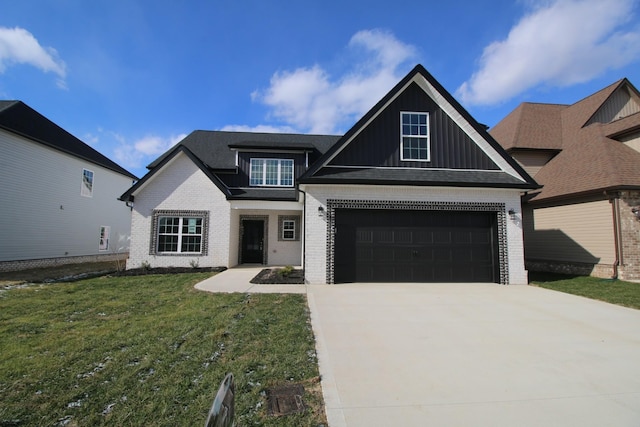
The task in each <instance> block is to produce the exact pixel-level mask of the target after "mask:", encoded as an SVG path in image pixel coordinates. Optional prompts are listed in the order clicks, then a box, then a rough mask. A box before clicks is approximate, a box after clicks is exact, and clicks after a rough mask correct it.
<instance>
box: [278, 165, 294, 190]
mask: <svg viewBox="0 0 640 427" xmlns="http://www.w3.org/2000/svg"><path fill="white" fill-rule="evenodd" d="M280 185H286V186H292V185H293V160H282V162H281V165H280Z"/></svg>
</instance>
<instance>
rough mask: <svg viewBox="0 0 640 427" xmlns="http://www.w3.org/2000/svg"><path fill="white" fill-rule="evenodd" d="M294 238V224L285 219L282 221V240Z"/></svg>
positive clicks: (292, 221)
mask: <svg viewBox="0 0 640 427" xmlns="http://www.w3.org/2000/svg"><path fill="white" fill-rule="evenodd" d="M295 237H296V222H295V221H294V220H290V219H286V220H284V221H282V238H283V239H284V240H293V239H295Z"/></svg>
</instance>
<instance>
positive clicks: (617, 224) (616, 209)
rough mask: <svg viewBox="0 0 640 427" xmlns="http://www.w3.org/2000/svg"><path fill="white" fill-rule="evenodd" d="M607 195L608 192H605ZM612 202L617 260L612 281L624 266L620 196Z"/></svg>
mask: <svg viewBox="0 0 640 427" xmlns="http://www.w3.org/2000/svg"><path fill="white" fill-rule="evenodd" d="M605 194H607V193H606V191H605ZM609 201H610V202H611V208H612V210H613V238H614V246H615V255H616V259H615V261H614V263H613V277H612V279H614V280H615V279H617V278H618V267H619V266H620V265H622V263H623V259H622V248H621V247H620V245H621V243H620V242H621V239H620V199H619V198H618V195H617V194H616V195H614V197H613V198H612V199H610V200H609Z"/></svg>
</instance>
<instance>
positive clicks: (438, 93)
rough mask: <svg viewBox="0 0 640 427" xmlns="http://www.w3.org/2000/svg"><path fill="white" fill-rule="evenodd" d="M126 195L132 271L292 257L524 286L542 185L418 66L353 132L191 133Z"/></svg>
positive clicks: (347, 272) (387, 276)
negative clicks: (532, 202)
mask: <svg viewBox="0 0 640 427" xmlns="http://www.w3.org/2000/svg"><path fill="white" fill-rule="evenodd" d="M149 168H150V172H149V173H148V174H147V175H146V176H145V177H143V178H142V179H141V180H140V181H139V182H138V183H137V184H136V185H134V186H133V187H132V188H131V189H129V191H127V192H126V193H125V194H123V195H122V196H121V200H123V201H127V202H129V203H133V206H134V208H133V213H132V215H133V217H132V232H131V256H130V259H129V262H128V268H137V267H140V266H141V265H143V264H145V265H146V264H148V265H150V266H152V267H155V266H189V265H195V264H197V265H199V266H201V267H205V266H226V267H233V266H236V265H239V264H263V265H293V266H299V267H302V268H304V269H305V278H306V280H307V282H308V283H344V282H364V281H367V282H368V281H381V282H462V281H464V282H467V281H473V282H495V283H503V284H509V283H514V284H516V283H526V282H527V273H526V270H525V268H524V256H523V242H522V225H521V216H520V212H521V209H520V197H521V195H522V194H523V193H524V192H527V191H529V190H532V189H535V188H538V186H537V184H536V183H535V181H533V179H532V178H531V177H530V176H529V175H528V174H527V173H526V172H525V171H524V170H523V169H522V168H521V167H520V166H519V165H518V164H517V163H516V162H515V161H514V160H513V159H512V158H511V157H510V156H509V155H507V154H506V152H505V151H504V150H503V149H502V148H501V147H500V146H499V145H498V144H497V143H496V142H495V140H493V138H491V136H489V135H488V134H487V132H486V130H485V128H484V126H482V125H480V124H478V123H477V122H476V121H475V120H474V119H473V118H472V117H471V116H470V115H469V114H468V113H467V112H466V111H465V110H464V109H463V108H462V107H461V106H460V105H459V104H458V103H457V102H456V101H455V100H454V99H453V97H452V96H451V95H450V94H449V93H448V92H447V91H446V90H445V89H444V88H442V87H441V86H440V85H439V83H438V82H437V81H435V79H433V77H432V76H431V75H430V74H429V73H428V72H427V71H426V70H425V69H424V68H423V67H422V66H420V65H418V66H416V67H415V68H414V69H413V70H412V71H411V72H410V73H409V74H408V75H407V76H406V77H405V78H404V79H403V80H402V81H400V82H399V83H398V84H397V85H396V87H395V88H394V89H392V90H391V91H390V92H389V93H388V94H387V95H386V96H385V97H384V98H383V99H382V100H381V101H380V102H379V103H378V104H377V105H376V106H374V107H373V108H372V109H371V111H369V112H368V113H367V114H366V115H365V116H364V117H363V118H362V119H361V120H359V121H358V123H356V124H355V125H354V126H353V127H352V128H351V129H350V130H349V131H348V132H347V133H346V134H345V135H343V136H328V135H295V134H259V133H247V132H215V131H195V132H193V133H192V134H190V135H189V136H187V137H186V138H185V139H184V140H183V141H181V142H180V143H179V144H178V145H177V146H176V147H174V148H173V149H171V150H170V151H169V152H167V153H165V154H164V155H163V156H161V157H160V158H159V159H157V160H156V161H155V162H153V163H152V164H151V165H150V166H149Z"/></svg>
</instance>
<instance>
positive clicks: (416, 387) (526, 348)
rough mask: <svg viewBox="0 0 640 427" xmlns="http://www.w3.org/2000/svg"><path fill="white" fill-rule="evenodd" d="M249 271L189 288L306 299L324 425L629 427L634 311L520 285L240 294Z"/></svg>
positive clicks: (635, 397)
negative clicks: (298, 294)
mask: <svg viewBox="0 0 640 427" xmlns="http://www.w3.org/2000/svg"><path fill="white" fill-rule="evenodd" d="M249 270H250V269H231V270H228V271H226V272H224V273H222V274H218V275H216V276H214V277H213V278H211V279H208V280H206V281H205V282H202V283H201V284H198V285H197V287H198V288H199V289H203V290H209V291H214V292H233V291H234V289H236V290H235V291H238V292H263V291H278V292H280V288H282V287H284V289H283V290H285V291H287V290H288V291H289V292H306V293H307V298H308V302H309V308H310V311H311V321H312V325H313V330H314V333H315V336H316V347H317V352H318V360H319V364H320V373H321V376H322V389H323V394H324V399H325V409H326V412H327V418H328V421H329V426H330V427H342V426H348V427H357V426H396V425H398V426H426V425H430V426H431V425H432V426H492V427H500V426H505V427H506V426H509V427H512V426H525V427H526V426H545V427H547V426H580V427H589V426H593V427H596V426H597V427H600V426H640V311H639V310H632V309H627V308H624V307H619V306H615V305H611V304H607V303H602V302H598V301H592V300H589V299H586V298H581V297H577V296H572V295H567V294H563V293H559V292H554V291H549V290H545V289H541V288H536V287H532V286H500V285H495V284H349V285H307V286H304V285H300V286H296V287H291V285H282V286H274V285H250V284H248V280H249V279H250V278H251V277H253V276H255V274H257V272H258V271H259V270H260V269H259V268H258V269H254V270H253V271H249ZM248 276H250V277H249V279H247V280H246V282H243V280H244V279H246V278H247V277H248ZM216 278H217V279H216ZM207 282H208V283H207ZM265 288H267V289H265Z"/></svg>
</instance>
